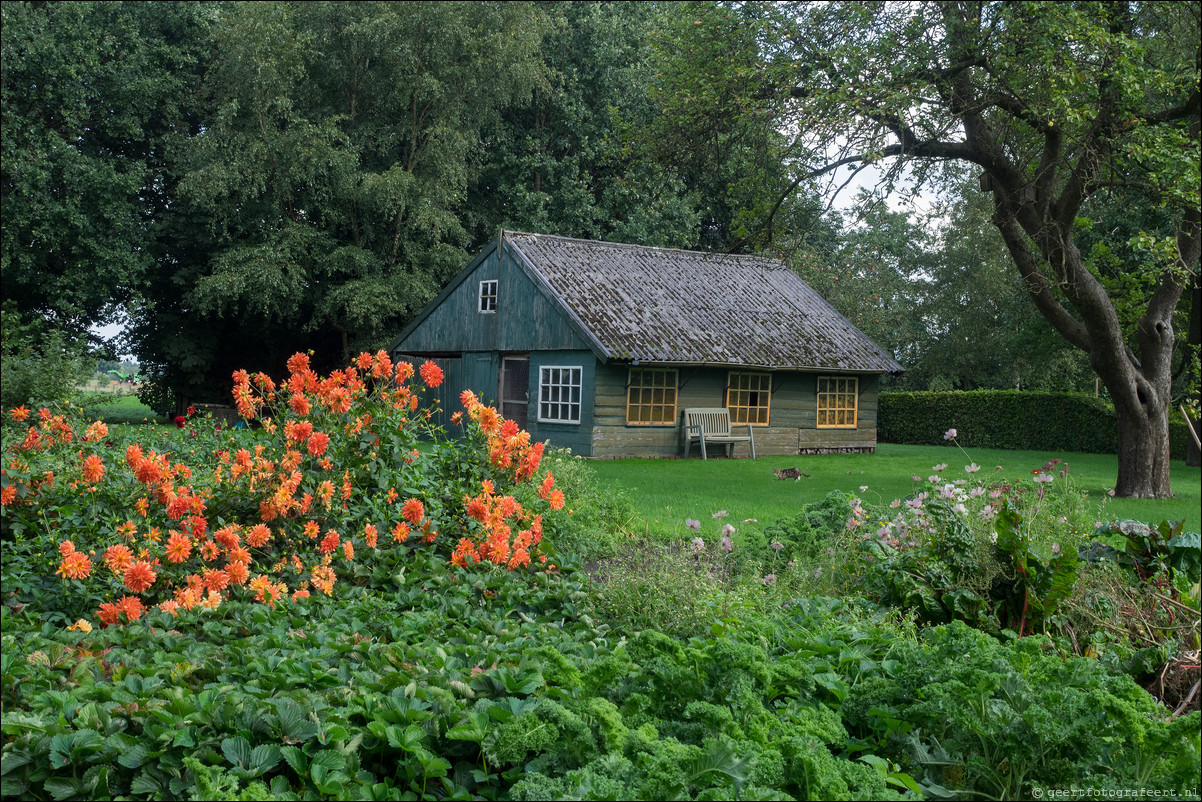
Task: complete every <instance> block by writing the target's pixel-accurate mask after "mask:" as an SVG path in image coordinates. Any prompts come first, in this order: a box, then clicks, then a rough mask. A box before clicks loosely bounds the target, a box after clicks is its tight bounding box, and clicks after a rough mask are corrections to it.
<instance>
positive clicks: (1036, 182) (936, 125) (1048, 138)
mask: <svg viewBox="0 0 1202 802" xmlns="http://www.w3.org/2000/svg"><path fill="white" fill-rule="evenodd" d="M743 24H744V27H745V28H747V29H748V30H750V31H751V32H752V34H751V35H754V37H755V38H756V41H757V42H760V43H761V47H760V53H761V54H762V64H761V65H760V66H759V68H758V75H759V80H760V82H761V86H762V90H761V93H760V94H761V96H762V97H763V98H764V100H763V102H762V103H761V104H760V105H758V106H757V107H756V109H757V111H756V113H762V112H763V110H766V111H767V112H768V113H771V114H772V115H773V118H774V120H775V122H776V127H777V129H778V130H789V131H793V132H795V133H796V138H795V143H796V144H797V147H796V150H797V151H800V150H801V146H802V145H805V146H807V147H808V148H809V150H810V152H811V153H812V155H811V156H810V157H809V165H810V175H812V176H815V177H817V176H823V175H832V174H834V171H836V170H837V169H838V168H840V167H845V166H848V165H852V166H853V169H854V168H855V166H858V165H864V164H870V163H875V162H880V161H882V160H887V159H888V160H893V161H890V162H889V164H890V165H891V170H892V171H893V174H894V175H896V174H897V171H898V170H900V165H901V164H907V165H909V166H910V169H911V170H912V174H913V176H914V179H915V181H916V185H917V186H921V185H922V184H923V183H924V182H925V181H926V180H927V179H928V178H929V177H930V176H931V175H932V174H934V173H935V172H936V171H937V170H938V168H939V167H940V166H941V165H942V164H944V163H945V162H948V161H957V162H964V163H968V164H970V165H975V166H976V167H977V168H979V169H980V170H981V177H980V181H981V187H982V189H983V190H985V191H987V192H992V193H993V212H992V220H993V223H994V225H995V226H996V227H997V229H998V232H999V233H1000V235H1001V237H1002V240H1003V241H1004V242H1005V244H1006V248H1007V250H1008V252H1009V254H1010V257H1011V259H1012V261H1013V263H1014V265H1015V267H1016V268H1017V271H1018V274H1019V275H1020V276H1021V277H1022V280H1023V283H1024V287H1025V288H1026V290H1027V293H1028V295H1029V296H1030V298H1031V299H1032V301H1033V302H1034V303H1035V305H1036V307H1037V308H1038V309H1039V311H1040V313H1041V314H1042V315H1043V317H1044V318H1045V319H1046V320H1047V321H1048V323H1049V324H1050V325H1051V326H1052V327H1053V328H1054V329H1055V330H1056V331H1057V332H1058V333H1059V334H1060V335H1061V336H1062V337H1064V339H1066V340H1067V341H1068V342H1069V343H1071V344H1072V345H1073V346H1075V347H1076V348H1078V349H1080V350H1081V351H1083V352H1085V353H1086V354H1087V355H1088V357H1089V359H1090V364H1091V366H1092V367H1093V369H1094V370H1095V371H1096V372H1097V373H1098V375H1099V376H1100V377H1101V379H1102V381H1103V382H1105V384H1106V385H1107V387H1108V389H1109V390H1110V393H1111V395H1112V397H1113V399H1114V401H1115V405H1116V409H1117V410H1118V421H1119V442H1120V451H1121V454H1122V457H1121V459H1120V472H1119V481H1118V487H1117V490H1118V492H1119V493H1120V494H1124V495H1150V496H1160V495H1166V494H1169V493H1171V490H1170V488H1169V480H1168V431H1167V417H1166V410H1167V405H1168V401H1169V395H1170V379H1171V367H1170V365H1171V356H1172V346H1173V340H1174V337H1173V329H1172V316H1173V312H1174V309H1175V308H1176V306H1177V302H1178V299H1179V298H1180V296H1181V294H1182V291H1183V288H1184V287H1185V286H1187V285H1188V284H1189V283H1190V282H1191V280H1192V277H1193V275H1194V274H1196V272H1197V269H1198V253H1199V245H1200V241H1199V239H1200V238H1199V202H1198V132H1199V92H1198V69H1199V50H1198V45H1197V42H1198V41H1199V19H1198V9H1197V6H1195V5H1190V4H1176V3H1143V4H1129V3H984V2H959V3H954V2H946V3H938V2H928V3H917V4H897V3H894V4H867V3H789V4H777V5H771V6H757V7H756V11H755V13H754V14H744V15H743ZM740 64H741V61H740V60H739V59H738V58H732V59H727V60H726V61H725V69H726V70H727V73H728V74H732V75H738V74H739V72H738V71H739V67H740ZM894 159H895V160H894ZM1116 185H1123V186H1139V187H1140V188H1141V189H1142V190H1143V191H1145V192H1147V193H1149V194H1148V195H1147V197H1149V198H1150V199H1151V200H1152V201H1153V202H1154V203H1155V204H1157V205H1163V206H1164V207H1165V208H1166V209H1168V210H1169V213H1170V214H1171V215H1172V219H1173V220H1175V221H1176V225H1175V236H1174V237H1173V238H1172V240H1171V241H1169V242H1167V243H1166V242H1164V241H1163V240H1160V241H1159V243H1157V242H1156V241H1155V238H1152V239H1153V242H1152V243H1151V244H1150V246H1149V247H1147V248H1145V250H1149V251H1154V250H1159V251H1160V252H1161V253H1163V254H1165V255H1166V257H1169V258H1163V259H1143V260H1141V261H1140V262H1139V263H1137V264H1136V265H1132V266H1131V267H1133V268H1136V269H1138V270H1139V271H1140V272H1142V273H1144V274H1146V275H1147V276H1148V277H1149V280H1148V281H1146V282H1143V281H1141V282H1137V284H1140V285H1141V286H1144V287H1145V292H1144V294H1143V296H1142V298H1139V299H1138V300H1137V301H1136V302H1135V303H1134V304H1133V306H1135V307H1137V308H1138V309H1139V315H1138V317H1139V323H1138V325H1137V327H1136V332H1137V336H1136V340H1137V342H1136V343H1135V347H1134V348H1131V347H1129V346H1128V343H1127V342H1126V340H1125V339H1124V336H1123V330H1122V326H1121V325H1120V324H1119V322H1118V314H1117V312H1116V300H1115V297H1114V296H1113V295H1112V294H1111V293H1110V292H1108V291H1107V290H1108V288H1107V287H1106V286H1105V285H1104V284H1103V282H1102V281H1101V280H1100V279H1099V277H1098V276H1097V275H1096V274H1095V273H1094V272H1093V271H1091V270H1090V267H1089V265H1088V263H1087V262H1086V260H1085V259H1083V258H1082V254H1081V251H1080V248H1079V246H1078V243H1077V241H1076V236H1077V222H1078V216H1079V215H1080V213H1081V211H1082V208H1083V206H1084V205H1085V204H1086V202H1087V201H1088V200H1089V199H1090V198H1091V197H1092V196H1095V195H1097V194H1098V193H1099V192H1101V191H1102V190H1103V189H1105V188H1107V187H1110V186H1116Z"/></svg>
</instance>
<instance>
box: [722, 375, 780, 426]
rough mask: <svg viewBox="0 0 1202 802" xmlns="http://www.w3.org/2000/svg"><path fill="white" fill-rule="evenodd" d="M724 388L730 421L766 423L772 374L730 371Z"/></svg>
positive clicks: (763, 424)
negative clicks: (727, 384) (727, 383)
mask: <svg viewBox="0 0 1202 802" xmlns="http://www.w3.org/2000/svg"><path fill="white" fill-rule="evenodd" d="M728 381H729V383H730V384H729V386H728V387H727V388H726V408H727V409H728V410H730V422H731V423H750V424H754V425H759V426H767V425H768V407H769V399H770V398H771V397H772V376H771V375H770V374H768V373H731V374H730V378H729V380H728Z"/></svg>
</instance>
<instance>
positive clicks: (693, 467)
mask: <svg viewBox="0 0 1202 802" xmlns="http://www.w3.org/2000/svg"><path fill="white" fill-rule="evenodd" d="M1051 459H1061V460H1064V461H1065V462H1067V463H1068V464H1069V468H1070V469H1069V474H1068V477H1067V480H1068V481H1069V482H1070V483H1071V486H1072V487H1073V488H1075V489H1077V490H1081V491H1085V492H1087V493H1088V494H1089V498H1090V500H1091V501H1096V502H1097V504H1098V505H1099V513H1098V517H1099V519H1101V518H1103V517H1105V518H1107V519H1117V518H1134V519H1137V520H1142V521H1161V520H1165V519H1168V520H1173V521H1176V520H1179V519H1182V518H1184V519H1185V521H1186V527H1187V528H1188V529H1190V530H1192V531H1195V532H1196V531H1199V528H1200V524H1202V514H1200V512H1199V503H1200V501H1202V491H1200V489H1199V482H1200V477H1202V474H1200V472H1199V469H1198V468H1190V467H1187V466H1186V465H1185V463H1184V462H1174V463H1173V468H1172V471H1173V490H1174V492H1176V494H1177V495H1176V497H1175V498H1173V499H1167V500H1140V499H1111V498H1109V497H1108V496H1107V491H1109V490H1110V489H1111V488H1113V487H1114V483H1115V479H1116V476H1117V473H1118V459H1117V457H1115V456H1113V455H1106V454H1080V453H1046V452H1039V451H1002V450H996V449H970V450H969V451H968V455H967V456H966V455H965V454H964V453H962V452H961V451H960V450H959V449H958V448H956V447H955V446H902V445H891V444H882V445H881V446H880V447H878V449H877V453H875V454H829V455H823V456H800V457H761V458H759V459H756V460H750V459H735V460H730V459H710V460H707V461H702V460H701V459H688V460H657V459H623V460H596V461H593V462H590V466H591V467H592V468H593V470H594V471H596V474H597V477H598V479H599V480H600V481H602V482H604V483H605V484H606V485H608V486H610V487H612V488H613V489H615V490H619V491H622V492H624V493H625V494H626V496H627V497H628V498H629V499H630V502H631V504H632V505H633V506H634V508H635V510H636V512H637V515H638V521H637V522H636V524H635V527H636V528H637V529H638V530H639V531H640V532H645V533H646V534H648V535H650V536H652V537H654V538H657V539H676V538H680V537H683V536H684V533H685V532H686V531H687V530H686V529H685V519H686V518H693V519H696V520H700V521H702V523H703V524H708V522H709V519H710V518H711V516H712V515H713V514H714V513H715V512H718V511H720V510H726V511H727V512H728V513H729V515H728V516H727V517H725V518H724V519H723V520H722V521H721V522H722V523H727V522H729V523H734V524H735V525H736V526H738V524H739V522H740V521H744V520H745V519H748V518H754V519H756V520H757V522H758V523H759V524H760V525H761V526H763V525H767V524H769V523H772V522H773V521H775V520H776V519H777V518H781V517H785V516H792V515H795V514H796V513H797V511H798V509H799V508H800V507H801V505H802V504H806V503H808V502H812V501H817V500H819V499H821V498H822V497H823V496H825V495H826V494H827V493H829V492H830V491H832V490H844V491H847V492H849V493H854V494H856V495H859V496H861V497H862V498H863V499H864V500H865V501H867V502H870V503H877V502H883V503H885V504H888V503H889V502H890V501H892V500H893V499H895V498H905V497H906V496H907V495H908V494H910V493H911V492H913V491H914V489H915V487H916V483H915V482H914V480H913V478H912V477H913V476H918V477H920V479H921V480H922V482H923V483H925V482H926V479H927V477H928V476H931V475H932V474H933V467H934V466H935V465H937V464H940V463H947V466H948V467H947V469H946V470H944V471H942V473H941V475H942V476H943V477H944V478H945V479H946V480H948V481H951V480H953V479H957V478H963V479H971V478H974V476H973V475H970V474H968V473H966V472H965V471H964V466H966V465H969V464H971V463H974V462H975V463H976V464H977V465H979V466H981V470H980V471H979V472H978V473H977V474H975V477H976V478H984V479H985V480H986V481H1006V480H1012V481H1017V480H1019V479H1028V478H1030V476H1031V472H1032V471H1033V470H1035V469H1037V468H1040V467H1041V466H1043V465H1044V464H1045V463H1046V462H1048V461H1049V460H1051ZM998 466H1001V468H1002V470H1001V471H998V470H997V467H998ZM794 467H796V468H799V469H800V470H801V471H803V472H804V473H808V474H809V475H810V476H809V478H802V479H801V480H800V481H791V480H787V481H781V480H779V479H777V478H776V476H775V475H774V474H773V469H774V468H794ZM1061 468H1063V463H1062V464H1060V465H1057V466H1056V469H1057V471H1059V469H1061ZM1062 481H1063V480H1061V479H1059V478H1057V479H1056V481H1055V482H1054V483H1053V486H1054V487H1058V486H1059V483H1061V482H1062ZM861 487H866V488H867V489H865V490H861V489H860V488H861ZM1103 504H1104V507H1103ZM706 528H707V530H708V529H710V528H711V527H709V526H708V525H707V527H706Z"/></svg>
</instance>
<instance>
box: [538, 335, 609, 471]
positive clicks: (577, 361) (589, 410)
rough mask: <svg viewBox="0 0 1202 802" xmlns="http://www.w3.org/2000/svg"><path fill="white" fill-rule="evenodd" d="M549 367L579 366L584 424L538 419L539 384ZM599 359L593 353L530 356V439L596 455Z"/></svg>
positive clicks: (573, 352)
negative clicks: (595, 398) (594, 390)
mask: <svg viewBox="0 0 1202 802" xmlns="http://www.w3.org/2000/svg"><path fill="white" fill-rule="evenodd" d="M546 366H560V367H579V368H581V373H580V385H581V387H580V389H581V403H580V423H578V424H574V423H544V422H542V421H539V420H538V414H539V407H538V382H539V373H540V368H543V367H546ZM596 371H597V359H596V357H595V356H593V352H592V351H583V350H582V351H540V352H537V353H532V354H530V389H529V397H530V406H529V409H528V412H527V420H528V422H529V425H528V427H527V428H528V430H529V432H530V439H531V440H535V441H541V440H550V441H551V445H552V446H554V447H556V448H570V449H572V453H573V454H577V455H579V456H585V457H587V456H592V448H593V442H592V435H593V415H594V411H593V393H592V388H593V387H595V386H596V381H597V378H596Z"/></svg>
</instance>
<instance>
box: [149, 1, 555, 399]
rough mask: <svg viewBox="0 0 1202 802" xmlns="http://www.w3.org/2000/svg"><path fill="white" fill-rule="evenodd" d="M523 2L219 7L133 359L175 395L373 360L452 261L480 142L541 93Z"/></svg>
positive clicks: (530, 12) (180, 146)
mask: <svg viewBox="0 0 1202 802" xmlns="http://www.w3.org/2000/svg"><path fill="white" fill-rule="evenodd" d="M544 28H545V22H544V15H543V14H542V12H540V11H539V10H538V8H537V7H535V6H534V5H532V4H528V3H504V4H484V3H436V2H403V3H397V2H386V3H355V4H349V3H319V2H305V3H286V2H261V3H258V2H256V3H228V4H221V5H220V6H218V7H217V9H216V11H215V12H214V24H213V29H212V40H211V41H212V55H211V58H210V63H209V68H208V71H207V74H206V75H205V79H204V84H203V95H202V97H201V98H200V101H199V105H200V108H201V109H202V110H203V111H202V113H203V115H204V124H203V125H201V126H199V127H198V129H197V130H195V131H194V132H192V134H191V135H190V136H188V137H186V138H182V137H181V138H179V139H177V140H175V141H174V142H173V147H172V149H171V154H172V158H171V162H170V168H171V169H170V171H169V174H168V176H167V177H166V180H167V181H168V182H169V183H170V185H171V192H172V197H173V202H172V204H171V207H170V208H169V209H166V210H164V212H163V214H162V215H161V216H160V218H159V219H160V221H161V223H162V224H163V227H162V228H161V230H160V233H161V236H160V237H158V239H157V242H156V245H157V247H158V249H159V252H158V253H157V260H158V271H157V273H156V275H155V276H154V281H153V286H152V288H151V290H150V292H149V293H148V295H149V303H148V304H147V305H146V306H145V307H144V308H143V309H142V310H141V311H140V314H139V322H138V324H137V325H136V326H135V332H134V336H135V338H136V340H137V342H138V349H137V351H136V353H137V354H138V355H139V357H141V359H142V362H143V363H144V364H145V365H147V366H148V367H149V369H150V371H151V372H152V373H153V374H154V376H155V377H156V379H157V380H158V381H159V382H160V383H162V384H165V385H169V386H170V387H171V388H172V389H173V390H174V391H175V392H176V393H177V394H187V395H190V396H191V397H193V398H201V397H204V396H205V395H206V394H213V393H216V392H217V388H219V387H221V386H223V385H224V384H225V383H226V382H227V381H228V378H229V375H230V372H231V371H232V370H234V369H235V368H238V367H245V368H250V369H264V370H269V369H271V368H272V367H273V366H276V367H278V365H279V364H282V360H283V359H284V358H285V357H286V356H287V355H288V354H289V353H291V352H293V351H295V350H298V349H306V348H312V349H314V350H315V351H316V352H317V353H316V360H317V363H319V364H326V365H332V364H333V363H337V362H339V361H341V360H344V359H346V358H347V354H348V351H350V350H353V349H358V348H372V347H378V346H380V345H382V344H384V343H386V342H387V341H388V340H389V339H390V338H391V337H392V336H394V335H395V333H396V332H397V331H399V330H400V328H401V326H402V325H403V324H404V323H405V322H406V321H407V320H408V319H409V318H410V317H411V316H412V315H413V314H414V313H416V311H418V310H420V309H421V307H422V306H423V305H424V304H425V303H426V301H428V300H429V299H430V298H431V297H433V295H434V294H435V293H436V292H437V290H438V288H439V287H440V286H441V284H442V283H443V282H444V281H445V280H446V279H448V278H449V277H450V276H452V275H453V274H454V272H455V271H457V270H458V269H459V268H460V267H461V266H462V265H463V264H464V263H465V261H466V259H467V256H468V252H467V250H466V246H467V244H468V239H469V234H468V231H467V230H466V229H465V227H464V226H463V225H462V222H461V220H460V216H459V214H460V210H461V207H462V205H463V204H464V203H465V200H466V193H467V188H468V186H469V183H470V181H471V180H472V178H473V176H474V174H475V172H476V171H477V170H478V169H479V166H480V164H481V162H482V161H483V159H484V157H485V155H486V154H485V151H484V148H483V147H482V142H481V137H480V132H481V130H483V129H484V128H486V127H488V126H490V125H492V124H493V123H494V122H495V120H496V118H497V115H498V113H499V112H500V110H501V109H503V108H505V107H506V106H507V105H509V104H512V103H522V102H524V101H526V100H527V99H528V98H529V97H530V94H531V92H532V91H533V89H534V88H535V87H537V86H540V85H541V84H542V83H543V82H544V67H543V64H542V61H541V59H540V58H539V53H538V45H539V42H540V40H541V38H542V32H543V30H544Z"/></svg>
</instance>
